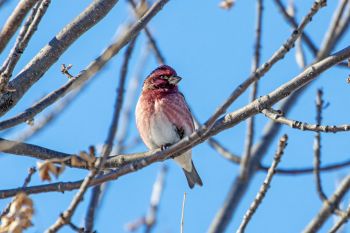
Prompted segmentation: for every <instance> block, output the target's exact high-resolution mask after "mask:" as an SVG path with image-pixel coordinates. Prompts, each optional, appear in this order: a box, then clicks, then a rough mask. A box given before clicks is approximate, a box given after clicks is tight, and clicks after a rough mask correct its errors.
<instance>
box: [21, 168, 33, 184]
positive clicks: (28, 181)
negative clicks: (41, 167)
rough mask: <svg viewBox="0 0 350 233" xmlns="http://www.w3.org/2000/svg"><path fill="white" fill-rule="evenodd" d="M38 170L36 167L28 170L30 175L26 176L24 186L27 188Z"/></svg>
mask: <svg viewBox="0 0 350 233" xmlns="http://www.w3.org/2000/svg"><path fill="white" fill-rule="evenodd" d="M35 172H36V168H35V167H31V168H29V170H28V175H27V177H26V179H25V180H24V183H23V185H22V187H23V188H26V187H27V186H28V184H29V183H30V181H31V179H32V176H33V174H34V173H35Z"/></svg>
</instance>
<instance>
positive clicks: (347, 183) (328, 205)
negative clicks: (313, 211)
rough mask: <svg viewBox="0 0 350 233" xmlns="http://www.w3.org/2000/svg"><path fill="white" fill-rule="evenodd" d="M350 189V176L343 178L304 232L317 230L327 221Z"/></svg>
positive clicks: (309, 232)
mask: <svg viewBox="0 0 350 233" xmlns="http://www.w3.org/2000/svg"><path fill="white" fill-rule="evenodd" d="M349 189H350V176H347V177H345V178H344V179H343V181H342V182H341V184H340V185H339V186H338V188H337V190H336V191H335V192H334V194H333V195H332V196H331V197H330V198H329V199H328V201H327V202H324V203H323V205H322V207H321V209H320V211H319V212H318V213H317V215H316V216H315V217H314V219H312V220H311V221H310V223H309V224H308V225H307V226H306V228H305V229H304V231H303V232H304V233H312V232H317V231H318V230H319V229H320V228H321V227H322V225H323V224H324V223H325V221H326V220H327V219H328V218H329V217H330V216H331V215H332V213H333V212H334V210H335V209H336V207H337V206H338V205H339V203H340V201H341V200H342V199H343V197H344V195H345V194H346V193H347V192H348V191H349Z"/></svg>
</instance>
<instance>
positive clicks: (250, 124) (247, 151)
mask: <svg viewBox="0 0 350 233" xmlns="http://www.w3.org/2000/svg"><path fill="white" fill-rule="evenodd" d="M263 8H264V6H263V1H262V0H257V20H256V30H255V49H254V58H253V64H252V72H255V71H256V70H257V69H258V68H259V63H260V48H261V29H262V16H263ZM257 89H258V81H256V82H254V83H253V86H252V89H251V93H250V99H249V101H250V102H252V101H254V100H255V99H256V96H257ZM253 139H254V117H250V118H248V119H247V131H246V139H245V148H244V154H243V156H242V161H241V176H242V177H246V176H247V168H248V163H249V160H250V155H251V150H252V145H253Z"/></svg>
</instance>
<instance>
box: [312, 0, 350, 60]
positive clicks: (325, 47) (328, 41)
mask: <svg viewBox="0 0 350 233" xmlns="http://www.w3.org/2000/svg"><path fill="white" fill-rule="evenodd" d="M348 2H349V0H340V1H339V6H338V9H337V10H336V11H335V12H334V15H333V19H332V21H331V24H330V26H329V29H328V30H327V32H326V34H325V36H324V39H323V43H322V49H321V50H320V51H319V52H318V54H317V57H318V58H324V57H325V56H327V54H329V53H330V52H331V51H332V49H333V47H334V45H335V43H334V42H335V41H336V40H338V39H337V38H336V36H337V34H336V31H337V30H338V28H339V22H340V21H341V19H342V16H343V14H344V10H345V8H346V5H347V4H348Z"/></svg>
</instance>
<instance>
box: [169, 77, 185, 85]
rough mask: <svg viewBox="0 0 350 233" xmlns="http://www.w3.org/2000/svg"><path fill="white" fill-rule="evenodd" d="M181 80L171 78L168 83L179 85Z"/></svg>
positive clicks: (179, 78)
mask: <svg viewBox="0 0 350 233" xmlns="http://www.w3.org/2000/svg"><path fill="white" fill-rule="evenodd" d="M181 79H182V78H181V77H179V76H171V77H169V79H168V82H169V83H170V84H172V85H177V84H178V83H179V82H180V81H181Z"/></svg>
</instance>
